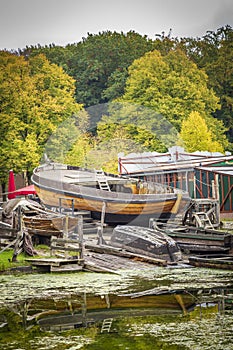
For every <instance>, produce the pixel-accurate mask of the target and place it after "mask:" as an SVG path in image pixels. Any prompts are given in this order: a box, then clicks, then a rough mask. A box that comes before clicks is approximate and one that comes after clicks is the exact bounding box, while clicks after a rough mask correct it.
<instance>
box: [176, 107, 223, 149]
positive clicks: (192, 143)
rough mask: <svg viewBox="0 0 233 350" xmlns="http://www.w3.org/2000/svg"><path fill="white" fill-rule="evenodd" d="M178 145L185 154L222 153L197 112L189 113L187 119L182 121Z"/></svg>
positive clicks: (219, 145)
mask: <svg viewBox="0 0 233 350" xmlns="http://www.w3.org/2000/svg"><path fill="white" fill-rule="evenodd" d="M179 143H180V144H181V145H182V146H184V148H185V150H186V151H187V152H195V151H209V152H223V147H222V146H221V144H220V143H219V142H217V141H215V140H214V139H213V137H212V133H211V131H210V130H209V129H208V127H207V124H206V122H205V119H204V118H202V117H201V115H200V113H198V112H191V113H190V115H189V117H188V118H187V119H185V120H183V122H182V125H181V131H180V142H179Z"/></svg>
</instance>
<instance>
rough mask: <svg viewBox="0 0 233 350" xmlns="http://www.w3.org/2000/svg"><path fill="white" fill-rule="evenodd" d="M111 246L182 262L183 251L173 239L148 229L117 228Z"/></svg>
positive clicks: (137, 227) (136, 227) (134, 227)
mask: <svg viewBox="0 0 233 350" xmlns="http://www.w3.org/2000/svg"><path fill="white" fill-rule="evenodd" d="M109 245H111V246H113V247H119V248H122V249H125V250H126V251H130V252H133V253H138V254H144V255H146V256H151V257H155V258H158V259H164V260H166V261H169V262H177V261H179V260H182V256H181V251H180V249H179V247H178V245H177V244H176V242H175V241H174V240H173V239H172V238H170V237H169V236H167V235H166V234H165V233H163V232H159V231H155V230H152V229H149V228H146V227H139V226H128V225H123V226H117V227H115V228H114V230H113V233H112V236H111V239H110V242H109Z"/></svg>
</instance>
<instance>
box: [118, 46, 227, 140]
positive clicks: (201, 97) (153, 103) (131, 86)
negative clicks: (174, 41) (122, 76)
mask: <svg viewBox="0 0 233 350" xmlns="http://www.w3.org/2000/svg"><path fill="white" fill-rule="evenodd" d="M207 83H208V77H207V75H206V74H205V72H204V71H202V70H200V69H198V68H197V66H196V64H195V63H193V62H192V61H190V60H189V59H188V58H187V57H186V56H185V54H184V53H183V52H182V51H181V50H172V51H169V53H168V54H167V55H166V56H162V55H161V54H160V53H159V52H158V51H156V50H155V51H153V52H149V53H146V54H145V55H144V56H143V57H141V58H139V59H137V60H135V61H134V62H133V64H132V65H131V66H130V67H129V78H128V79H127V83H126V89H125V94H124V95H123V97H122V98H121V99H118V101H120V102H130V103H135V104H139V105H141V106H146V107H150V108H152V109H153V110H154V111H156V112H157V113H158V114H159V115H162V116H163V117H164V118H165V119H166V120H167V121H168V122H170V123H171V124H172V125H174V126H175V127H176V129H177V130H178V131H179V130H180V128H181V123H182V121H183V120H185V119H186V118H187V117H188V116H189V114H190V113H191V112H192V111H197V112H199V113H200V114H201V115H202V116H203V117H204V118H205V119H206V121H207V122H208V126H209V128H210V129H211V130H212V132H213V135H214V137H216V140H217V141H219V142H223V141H225V137H224V135H223V134H224V132H225V129H224V128H223V124H222V122H221V121H219V120H216V119H214V118H213V117H211V114H212V113H213V112H214V111H215V110H216V109H217V108H218V106H219V105H218V98H217V97H216V95H215V94H214V92H213V90H212V89H209V88H208V86H207ZM129 118H130V114H129ZM129 120H130V119H129ZM139 122H140V123H141V125H143V123H144V125H147V127H148V125H151V126H153V125H154V126H153V129H154V130H155V132H157V129H158V128H157V129H156V125H157V124H158V122H159V121H158V118H157V119H155V118H154V117H153V116H152V117H151V118H149V119H147V118H146V117H144V119H143V115H142V117H141V118H140V120H137V123H139ZM160 129H161V130H162V129H163V127H162V126H161V127H160ZM216 130H217V131H218V133H215V132H216ZM165 134H167V136H168V133H165ZM223 146H225V144H224V145H223Z"/></svg>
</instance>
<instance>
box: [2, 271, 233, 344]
mask: <svg viewBox="0 0 233 350" xmlns="http://www.w3.org/2000/svg"><path fill="white" fill-rule="evenodd" d="M0 280H1V283H0V310H1V311H0V325H1V328H0V348H1V349H6V350H31V349H33V350H50V349H51V350H52V349H53V350H56V349H57V350H65V349H69V350H76V349H83V350H84V349H85V350H101V349H106V350H108V349H111V350H114V349H123V350H126V349H128V350H136V349H140V350H141V349H145V350H147V349H151V350H156V349H165V350H166V349H171V350H172V349H175V350H176V349H177V350H178V349H179V350H182V349H192V350H193V349H194V350H195V349H196V350H197V349H198V350H199V349H200V350H201V349H204V350H207V349H214V350H215V349H216V350H230V349H233V310H232V305H231V304H229V305H228V307H226V306H227V305H226V302H225V304H224V305H225V307H224V309H223V308H221V307H220V306H221V305H222V304H221V303H220V301H221V302H222V300H223V299H221V291H222V290H223V289H224V288H232V286H233V273H232V272H231V271H220V270H212V269H196V268H180V269H173V268H172V269H171V268H170V269H169V268H160V267H154V266H152V267H150V268H148V267H147V268H143V267H142V268H141V269H140V271H123V272H121V274H119V275H112V274H100V273H98V274H97V273H83V272H81V273H72V274H32V275H18V276H13V275H2V276H1V277H0ZM151 288H155V290H156V289H158V290H159V289H160V290H161V289H168V290H169V289H170V290H175V289H176V290H177V289H185V290H187V292H189V291H190V290H193V289H195V290H198V293H197V295H196V301H197V304H198V303H199V304H201V305H198V306H196V307H195V308H194V309H193V310H192V311H190V312H188V313H187V314H184V313H183V312H182V310H180V312H175V313H171V312H169V313H168V312H167V310H160V311H159V312H157V313H156V314H153V315H151V314H149V312H148V313H147V312H145V314H144V315H143V316H141V315H140V316H135V315H134V314H133V311H132V309H127V310H126V312H125V313H124V314H123V315H122V314H121V315H119V317H118V316H117V317H113V319H112V323H111V327H110V330H109V332H103V333H101V327H102V325H103V320H100V321H98V320H97V321H96V322H94V323H93V324H89V325H88V327H86V328H85V327H77V328H74V327H73V329H69V330H63V329H61V330H60V331H59V330H57V329H55V330H53V331H51V330H50V331H47V330H43V329H41V327H40V326H39V324H37V323H35V322H34V320H33V322H32V321H30V317H31V316H32V315H31V314H30V313H28V314H27V321H25V317H24V316H25V312H26V311H27V310H26V309H25V305H26V306H30V302H32V301H34V300H36V299H37V298H38V299H41V298H43V300H48V302H49V300H51V299H53V301H54V300H55V302H57V303H59V302H61V301H62V300H68V301H69V300H70V299H69V298H70V296H71V295H72V296H74V295H78V294H80V293H84V292H85V293H94V294H99V295H102V294H103V295H105V294H108V293H118V294H121V293H132V292H141V291H145V290H148V289H151ZM203 290H205V293H203ZM206 298H207V299H206ZM206 300H208V302H206ZM211 301H212V302H211ZM230 302H231V301H230ZM68 304H69V303H68ZM73 312H74V310H73V309H70V310H68V311H66V313H69V314H72V313H73Z"/></svg>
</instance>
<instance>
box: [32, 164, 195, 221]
mask: <svg viewBox="0 0 233 350" xmlns="http://www.w3.org/2000/svg"><path fill="white" fill-rule="evenodd" d="M32 182H33V184H34V186H35V190H36V192H37V195H38V196H39V198H40V200H41V202H42V203H43V204H45V205H47V206H50V207H59V206H60V207H64V208H72V209H73V210H88V211H90V212H91V214H92V217H93V218H95V219H100V218H101V216H102V219H103V216H104V221H105V222H106V223H110V224H111V223H117V224H126V223H129V222H132V221H133V220H135V219H137V221H138V222H139V223H140V224H141V223H143V222H144V223H145V224H146V225H147V226H148V220H149V218H151V217H154V218H161V219H164V218H165V219H168V218H170V217H171V216H175V215H176V214H177V213H179V212H180V211H181V210H184V208H186V206H188V204H189V202H190V197H189V195H188V193H186V192H183V191H181V190H174V189H173V188H171V187H163V186H162V185H156V184H154V183H148V182H142V181H140V180H137V179H130V178H129V177H122V176H117V175H112V174H107V173H103V172H102V173H100V172H97V171H91V170H87V169H83V168H79V167H73V166H68V165H62V164H55V163H52V164H45V165H42V166H39V167H38V168H36V169H35V170H34V172H33V175H32Z"/></svg>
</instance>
